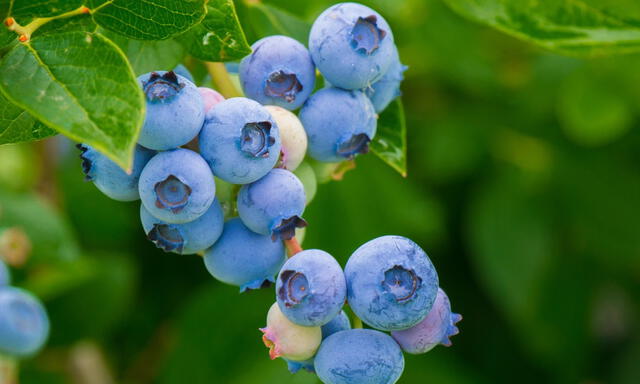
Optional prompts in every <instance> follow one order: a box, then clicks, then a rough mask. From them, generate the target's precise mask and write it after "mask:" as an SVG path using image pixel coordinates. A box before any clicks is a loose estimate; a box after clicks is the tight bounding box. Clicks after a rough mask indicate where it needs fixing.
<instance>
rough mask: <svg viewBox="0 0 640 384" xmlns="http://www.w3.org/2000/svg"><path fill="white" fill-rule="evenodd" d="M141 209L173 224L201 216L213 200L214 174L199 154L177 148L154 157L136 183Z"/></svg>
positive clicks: (214, 189) (214, 190) (214, 188)
mask: <svg viewBox="0 0 640 384" xmlns="http://www.w3.org/2000/svg"><path fill="white" fill-rule="evenodd" d="M139 190H140V198H141V199H142V204H144V207H145V208H146V209H147V210H148V211H149V213H151V214H152V215H153V216H155V217H156V218H158V219H160V220H162V221H165V222H167V223H172V224H181V223H186V222H189V221H193V220H195V219H197V218H198V217H200V216H202V215H203V214H204V213H205V212H206V211H207V209H209V206H211V203H212V202H213V199H214V198H215V192H216V187H215V183H214V181H213V174H212V173H211V169H210V168H209V166H208V165H207V162H206V161H204V159H203V158H202V157H200V155H198V154H197V153H196V152H193V151H190V150H188V149H183V148H178V149H174V150H173V151H166V152H160V153H158V154H157V155H155V156H154V157H153V158H152V159H151V160H149V163H148V164H147V166H146V167H144V169H143V170H142V174H141V175H140V182H139Z"/></svg>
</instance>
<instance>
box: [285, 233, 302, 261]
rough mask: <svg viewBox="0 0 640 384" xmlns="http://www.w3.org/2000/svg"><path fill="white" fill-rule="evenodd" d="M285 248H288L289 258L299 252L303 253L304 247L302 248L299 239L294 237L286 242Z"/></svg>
mask: <svg viewBox="0 0 640 384" xmlns="http://www.w3.org/2000/svg"><path fill="white" fill-rule="evenodd" d="M284 246H285V247H287V252H288V253H289V258H291V257H293V256H294V255H295V254H296V253H298V252H302V247H301V246H300V243H298V239H296V238H295V237H292V238H291V239H289V240H285V241H284Z"/></svg>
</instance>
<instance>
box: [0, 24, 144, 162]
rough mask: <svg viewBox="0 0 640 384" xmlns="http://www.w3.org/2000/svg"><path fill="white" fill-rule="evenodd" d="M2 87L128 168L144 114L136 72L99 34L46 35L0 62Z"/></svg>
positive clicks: (32, 110) (51, 124) (43, 119)
mask: <svg viewBox="0 0 640 384" xmlns="http://www.w3.org/2000/svg"><path fill="white" fill-rule="evenodd" d="M0 91H2V93H4V95H5V96H6V98H7V99H9V100H10V101H11V102H13V103H14V104H16V105H17V106H19V107H21V108H23V109H25V110H26V111H27V112H29V113H30V114H31V115H33V116H34V117H35V118H37V119H38V120H40V121H41V122H43V123H44V124H46V125H47V126H49V127H51V128H54V129H55V130H57V131H59V132H60V133H63V134H64V135H66V136H69V137H70V138H72V139H74V140H76V141H80V142H84V143H87V144H90V145H92V146H94V147H95V148H96V149H98V150H100V151H101V152H103V153H105V154H106V155H107V156H108V157H109V158H111V159H112V160H113V161H115V162H116V163H117V164H119V165H120V166H121V167H123V168H125V169H127V168H129V167H130V165H131V161H132V153H133V148H134V146H135V143H136V140H137V138H138V132H139V129H140V127H141V125H142V122H143V118H144V106H145V103H144V98H143V95H142V92H141V91H140V88H139V86H138V84H137V81H136V78H135V75H134V73H133V71H132V69H131V67H130V65H129V64H128V62H127V61H126V58H125V57H124V55H123V54H122V51H120V49H118V48H117V46H116V45H115V44H113V43H112V42H111V41H110V40H108V39H107V38H105V37H104V36H102V35H100V34H99V33H89V32H80V31H71V32H64V33H54V34H46V35H44V36H41V37H38V38H34V39H33V40H32V41H31V43H29V44H19V45H16V46H15V47H14V48H13V49H12V50H11V51H10V52H9V53H8V54H7V55H6V56H5V57H4V58H3V59H2V61H0Z"/></svg>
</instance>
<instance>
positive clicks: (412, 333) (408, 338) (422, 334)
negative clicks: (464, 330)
mask: <svg viewBox="0 0 640 384" xmlns="http://www.w3.org/2000/svg"><path fill="white" fill-rule="evenodd" d="M460 320H462V316H460V315H459V314H457V313H452V312H451V303H449V298H448V297H447V294H446V293H444V291H443V290H442V289H440V288H438V295H437V296H436V301H435V302H434V304H433V308H431V311H430V312H429V314H428V315H427V317H425V318H424V320H422V321H421V322H419V323H418V324H417V325H414V326H413V327H411V328H409V329H405V330H403V331H393V332H391V336H392V337H393V338H394V339H395V340H396V341H397V342H398V344H400V347H401V348H402V350H404V351H405V352H408V353H412V354H420V353H426V352H428V351H430V350H431V349H433V348H434V347H435V346H436V345H438V344H442V345H444V346H447V347H449V346H451V340H449V337H451V336H453V335H457V334H458V333H459V331H458V327H456V325H455V324H456V323H457V322H459V321H460Z"/></svg>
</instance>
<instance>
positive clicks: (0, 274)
mask: <svg viewBox="0 0 640 384" xmlns="http://www.w3.org/2000/svg"><path fill="white" fill-rule="evenodd" d="M9 284H11V274H10V273H9V268H7V265H6V264H5V263H4V262H3V261H2V260H0V287H2V286H5V285H9Z"/></svg>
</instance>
